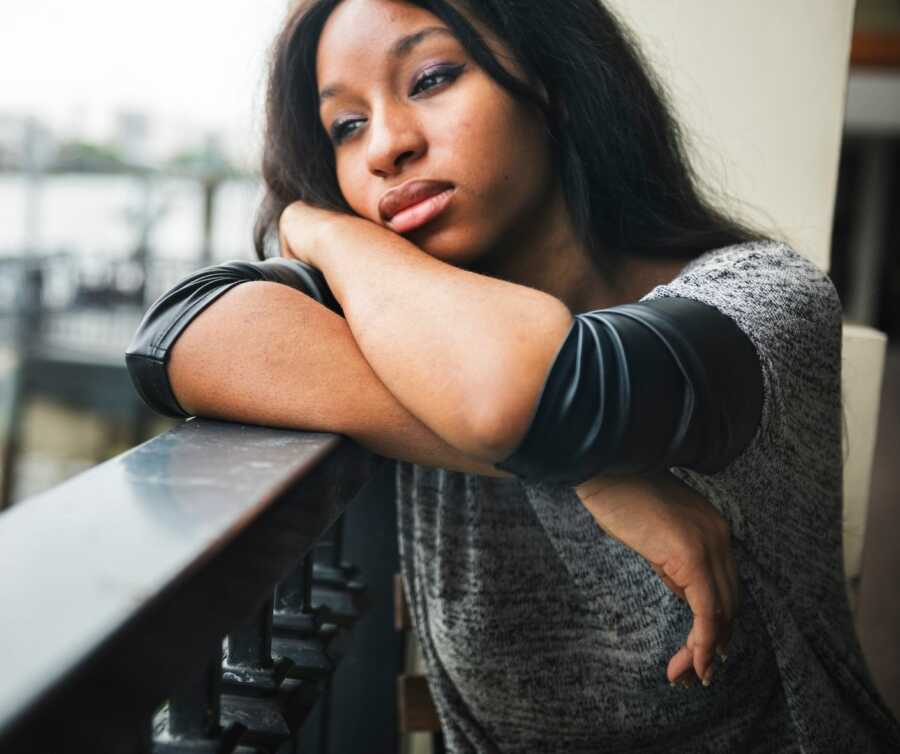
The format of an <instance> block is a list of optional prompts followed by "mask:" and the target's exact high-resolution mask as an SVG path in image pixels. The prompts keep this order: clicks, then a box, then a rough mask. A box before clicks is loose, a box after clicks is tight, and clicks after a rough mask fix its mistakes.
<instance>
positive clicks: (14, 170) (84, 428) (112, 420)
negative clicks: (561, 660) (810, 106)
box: [0, 0, 900, 716]
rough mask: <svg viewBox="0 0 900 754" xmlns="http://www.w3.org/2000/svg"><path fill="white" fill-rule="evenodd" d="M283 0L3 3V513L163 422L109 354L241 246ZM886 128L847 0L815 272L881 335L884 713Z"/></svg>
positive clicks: (894, 609) (897, 332) (861, 612)
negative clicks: (824, 241)
mask: <svg viewBox="0 0 900 754" xmlns="http://www.w3.org/2000/svg"><path fill="white" fill-rule="evenodd" d="M288 5H289V3H288V1H287V0H228V2H226V3H223V2H217V3H212V2H208V1H206V0H204V1H202V2H201V1H196V0H195V1H194V2H177V3H176V2H175V0H157V1H156V2H154V3H114V2H111V1H110V0H78V2H71V1H68V0H67V1H63V0H29V1H28V2H24V1H21V2H6V3H4V7H3V11H2V24H0V450H2V464H0V480H2V481H0V511H2V510H3V509H4V508H6V507H9V506H11V505H13V504H16V503H17V502H19V501H23V500H25V499H26V498H27V497H29V496H30V495H33V494H35V493H38V492H40V491H42V490H44V489H47V488H49V487H52V486H54V485H56V484H58V483H59V482H61V481H63V480H64V479H66V478H68V477H70V476H73V475H74V474H76V473H78V472H79V471H81V470H83V469H85V468H88V467H90V466H93V465H96V464H98V463H100V462H102V461H104V460H105V459H108V458H110V457H112V456H114V455H117V454H119V453H121V452H123V451H125V450H127V449H128V448H130V447H132V446H133V445H135V444H137V443H139V442H142V441H143V440H145V439H147V438H149V437H152V436H153V435H155V434H158V433H159V432H161V431H163V430H165V429H167V428H168V427H171V426H174V424H175V423H176V422H174V421H169V420H167V419H164V418H162V417H159V416H156V415H153V414H152V413H150V412H149V411H148V410H147V409H145V407H144V406H143V404H142V403H141V402H140V400H139V399H138V398H137V396H136V394H135V393H134V392H133V390H132V388H131V383H130V380H129V378H128V375H127V373H126V371H125V366H124V358H123V353H124V350H125V347H126V345H127V343H128V341H129V340H130V337H131V335H132V334H133V333H134V331H135V329H136V327H137V324H138V322H139V320H140V317H141V315H142V314H143V312H144V311H146V309H147V307H148V306H149V305H150V303H152V302H153V301H154V300H155V298H156V297H157V296H159V295H160V294H161V293H162V292H163V291H165V290H166V289H167V288H169V287H171V286H172V285H173V284H174V283H175V282H176V281H177V280H178V279H179V278H180V277H182V276H184V275H185V274H187V273H188V272H190V271H192V270H194V269H197V268H199V267H202V266H205V265H208V264H212V263H214V262H217V261H221V260H225V259H234V258H253V256H254V255H253V250H252V242H251V229H252V223H253V215H254V211H255V208H256V204H257V202H258V200H259V198H260V179H259V176H258V172H257V164H258V161H259V150H260V133H261V129H262V125H263V124H262V113H263V99H264V83H265V64H266V53H267V49H268V46H269V44H270V43H271V41H272V39H273V37H274V35H275V33H276V31H277V30H278V28H279V25H280V23H281V22H282V20H283V18H284V14H285V13H286V11H287V8H288ZM898 134H900V0H858V3H857V11H856V20H855V33H854V40H853V49H852V55H851V70H850V81H849V85H848V92H847V117H846V121H845V126H844V134H843V145H842V153H841V160H840V171H839V177H838V191H837V201H836V208H835V214H834V228H833V240H832V254H831V270H830V273H831V276H832V279H833V280H834V282H835V284H836V286H837V288H838V290H839V292H840V294H841V298H842V301H843V302H844V307H845V315H846V320H847V321H848V322H855V323H860V324H868V325H871V326H873V327H876V328H877V329H879V330H881V331H883V332H885V333H886V334H887V335H888V338H889V346H888V355H887V361H886V368H885V373H884V379H883V385H882V402H881V410H880V411H881V413H880V418H879V426H878V439H877V445H876V456H875V463H874V472H873V479H872V488H871V489H872V497H871V502H870V507H869V513H868V525H867V527H866V539H865V548H864V556H863V575H862V581H861V584H860V591H859V605H858V611H857V622H858V623H857V626H858V631H859V635H860V639H861V641H862V643H863V648H864V651H865V652H866V656H867V659H868V660H869V664H870V667H871V669H872V671H873V674H874V675H875V677H876V681H877V683H878V685H879V687H880V688H881V690H882V692H883V693H884V695H885V698H886V700H887V701H888V703H889V704H890V705H891V706H892V707H893V709H894V711H895V713H896V714H897V715H898V716H900V642H898V637H900V599H898V589H897V587H896V575H897V573H898V572H900V548H897V547H896V541H897V536H898V533H900V464H898V463H897V450H896V449H897V448H898V447H900V254H898V253H897V248H898V244H900V223H898V217H900V213H895V211H896V209H897V208H898V190H900V185H898V176H900V170H898V167H900V165H898V162H900V155H898V150H897V148H896V145H897V137H898ZM26 504H27V503H26ZM867 564H869V565H868V567H867ZM876 564H877V567H876Z"/></svg>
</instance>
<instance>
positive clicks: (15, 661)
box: [0, 419, 381, 753]
mask: <svg viewBox="0 0 900 754" xmlns="http://www.w3.org/2000/svg"><path fill="white" fill-rule="evenodd" d="M380 462H381V459H379V458H378V457H376V456H372V455H371V454H369V453H368V452H367V451H365V450H364V449H363V448H361V447H360V446H359V445H357V444H356V443H354V442H352V441H351V440H349V439H347V438H344V437H342V436H340V435H333V434H325V433H303V432H291V431H287V430H279V429H271V428H265V427H258V426H250V425H242V424H236V423H229V422H217V421H212V420H206V419H191V420H188V421H186V422H184V423H182V424H180V425H178V426H177V427H175V428H174V429H172V430H170V431H169V432H166V433H164V434H162V435H159V436H158V437H155V438H153V439H152V440H149V441H148V442H146V443H144V444H142V445H140V446H138V447H136V448H133V449H132V450H130V451H128V452H126V453H123V454H121V455H120V456H117V457H115V458H113V459H111V460H109V461H107V462H105V463H103V464H100V465H99V466H96V467H94V468H92V469H89V470H87V471H85V472H84V473H82V474H80V475H78V476H76V477H74V478H72V479H70V480H69V481H67V482H65V483H63V484H61V485H59V486H57V487H55V488H53V489H51V490H49V491H47V492H45V493H43V494H41V495H37V496H35V497H32V498H28V499H26V500H23V501H21V502H20V503H18V504H17V505H15V506H14V507H13V508H11V509H10V510H8V511H7V512H5V513H4V514H2V515H0V572H2V574H3V578H2V579H0V604H2V606H3V615H4V619H3V620H2V621H0V647H2V652H3V657H4V661H3V673H2V674H0V750H2V751H3V752H5V753H13V752H19V751H21V752H26V751H27V752H34V751H73V752H75V751H92V752H104V751H128V750H134V751H138V750H140V749H141V747H144V746H146V745H147V739H148V738H149V736H150V725H151V721H152V716H153V713H154V710H156V709H157V708H158V707H159V706H160V705H161V704H162V703H163V702H164V701H165V700H166V699H167V698H168V695H169V694H170V692H171V691H172V690H173V686H174V685H175V684H177V683H180V682H183V681H184V679H185V678H188V677H189V676H190V675H191V674H192V673H196V672H198V671H200V670H201V669H202V667H203V663H204V662H205V661H206V660H208V658H209V656H210V655H209V652H210V648H211V647H215V646H217V645H218V646H221V644H222V639H223V637H224V636H225V635H226V634H229V632H232V631H234V630H235V629H236V628H237V627H239V626H241V625H243V624H245V623H246V622H247V621H248V619H250V618H251V617H252V616H254V615H256V614H257V612H258V611H259V609H260V607H261V606H262V605H264V604H265V601H266V600H271V598H272V595H273V591H274V590H275V586H276V584H278V583H279V582H281V581H282V580H283V579H285V577H286V576H288V575H289V574H291V573H293V572H295V571H296V569H297V565H298V563H300V562H301V561H303V557H304V555H305V554H306V553H309V552H310V551H311V549H312V547H313V545H314V543H315V542H316V540H317V539H318V538H320V537H321V535H322V534H323V533H324V532H325V531H327V530H328V529H329V527H331V526H332V524H334V523H335V521H336V520H337V519H338V517H339V516H340V515H341V513H342V512H343V511H344V509H345V508H346V506H347V505H348V503H349V502H350V501H351V500H352V499H353V498H354V496H355V495H356V494H357V492H358V491H359V489H360V488H361V487H362V486H363V485H364V483H365V482H366V481H367V480H368V479H369V478H370V477H371V476H372V475H373V473H374V472H375V471H376V470H377V468H378V466H379V464H380ZM307 580H308V579H307ZM269 615H270V619H269V623H270V625H271V611H270V612H269ZM332 628H336V626H333V627H332ZM251 633H252V629H251ZM295 683H296V682H295Z"/></svg>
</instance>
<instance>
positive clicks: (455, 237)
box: [403, 225, 483, 267]
mask: <svg viewBox="0 0 900 754" xmlns="http://www.w3.org/2000/svg"><path fill="white" fill-rule="evenodd" d="M403 236H404V238H406V239H407V240H408V241H411V242H412V243H414V244H415V245H416V246H418V247H419V248H420V249H421V250H422V251H424V252H425V253H426V254H429V255H430V256H433V257H435V258H436V259H440V260H441V261H442V262H446V263H447V264H452V265H456V266H457V267H468V266H470V265H472V264H474V263H475V262H476V261H477V260H478V259H479V257H481V256H482V254H483V251H482V250H481V245H480V244H478V243H477V242H476V241H475V240H474V239H472V237H471V235H470V234H464V233H462V232H461V231H460V229H459V228H458V227H452V226H447V227H443V228H429V227H428V226H427V225H426V226H423V227H422V228H417V229H416V230H413V231H410V232H409V233H404V234H403Z"/></svg>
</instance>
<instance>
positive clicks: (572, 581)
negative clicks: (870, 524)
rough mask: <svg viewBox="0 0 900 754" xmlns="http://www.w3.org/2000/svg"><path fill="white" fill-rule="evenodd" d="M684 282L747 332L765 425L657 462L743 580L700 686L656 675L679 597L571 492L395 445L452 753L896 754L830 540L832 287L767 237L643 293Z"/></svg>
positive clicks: (837, 542)
mask: <svg viewBox="0 0 900 754" xmlns="http://www.w3.org/2000/svg"><path fill="white" fill-rule="evenodd" d="M664 296H678V297H686V298H692V299H696V300H698V301H702V302H704V303H707V304H711V305H713V306H715V307H717V308H718V309H719V310H720V311H721V312H722V313H724V314H726V315H728V316H729V317H731V318H732V319H733V320H734V321H735V322H736V323H737V325H738V326H739V327H740V328H741V330H742V331H743V332H745V333H746V334H747V336H748V337H749V338H750V340H751V341H752V342H753V344H754V346H755V347H756V349H757V352H758V354H759V356H760V361H761V364H762V367H763V372H764V374H763V377H764V388H765V396H764V405H763V416H762V420H761V423H760V427H759V429H758V431H757V433H756V435H755V437H754V439H753V440H752V442H751V444H750V445H749V446H748V447H747V448H746V450H745V451H744V452H743V453H742V454H741V455H740V456H739V457H738V458H737V459H735V460H734V461H733V462H732V463H731V464H729V465H728V466H727V467H726V468H725V469H724V470H722V471H720V472H717V473H714V474H709V475H704V474H700V473H697V472H693V471H689V470H686V469H682V468H673V469H672V472H673V473H675V474H676V475H677V476H678V477H679V478H681V479H682V480H684V481H685V482H686V483H687V484H689V485H690V486H691V487H693V488H694V489H695V490H697V491H698V492H700V493H701V494H702V495H703V496H704V497H705V498H706V499H707V500H709V501H710V502H711V503H712V504H713V505H715V506H716V508H717V509H718V510H719V511H720V512H721V513H722V515H723V516H724V517H725V518H726V519H727V520H728V522H729V523H730V525H731V531H732V535H733V540H734V545H735V547H734V554H735V558H736V560H737V567H738V572H739V575H740V578H741V581H742V587H743V603H742V606H741V609H740V612H739V614H738V616H737V619H736V621H735V630H734V635H733V638H732V640H731V644H730V646H729V655H728V660H727V662H725V663H724V664H721V665H720V666H719V667H718V668H717V670H716V677H715V680H714V681H713V683H712V685H711V686H710V687H708V688H704V687H703V686H700V685H695V686H693V687H692V688H690V689H684V688H682V687H680V686H678V687H676V688H672V687H671V686H670V685H669V683H668V680H667V679H666V675H665V672H666V666H667V663H668V661H669V659H670V658H671V656H672V655H673V654H674V653H675V651H676V650H677V649H678V648H679V646H680V645H681V644H682V643H683V642H684V641H685V639H686V637H687V634H688V631H689V630H690V626H691V620H692V619H691V613H690V610H689V608H688V607H687V606H686V605H685V604H684V603H683V602H682V601H681V600H680V599H678V598H677V597H676V596H675V595H674V594H672V593H671V592H670V591H669V590H668V589H667V588H666V587H665V586H664V585H663V583H662V582H661V581H660V580H659V578H658V577H657V576H656V574H655V573H654V572H653V571H652V569H651V568H650V566H649V564H648V563H647V562H646V561H645V560H644V559H643V558H642V557H641V556H639V555H637V554H636V553H635V552H633V551H632V550H630V549H628V548H627V547H625V546H624V545H622V544H620V543H619V542H617V541H616V540H614V539H612V538H610V537H608V536H606V535H605V533H604V532H603V531H602V530H601V529H600V528H599V527H598V526H597V525H596V523H595V522H594V520H593V518H592V517H591V515H590V514H589V513H588V512H587V510H586V509H585V508H584V507H583V506H582V504H581V502H580V501H579V499H578V497H577V496H576V494H575V492H574V490H573V489H572V488H569V487H563V486H555V485H549V484H544V483H536V484H532V483H526V482H523V481H522V480H520V479H518V478H508V479H502V478H495V477H485V476H480V475H476V474H464V473H460V472H454V471H447V470H445V469H436V468H430V467H425V466H421V465H417V464H409V463H405V462H398V463H397V468H396V485H397V506H398V522H399V536H400V557H401V564H402V571H403V578H404V583H405V587H406V591H407V595H408V596H409V601H410V612H411V614H412V618H413V625H414V628H415V632H416V635H417V637H418V639H419V641H420V643H421V646H422V650H423V653H424V656H425V659H426V665H427V677H428V682H429V686H430V689H431V692H432V695H433V696H434V700H435V704H436V706H437V709H438V713H439V715H440V719H441V723H442V727H443V731H444V735H445V738H446V742H447V746H448V750H449V751H451V752H492V751H503V752H570V753H572V754H574V753H575V752H651V751H652V752H656V751H659V752H695V751H716V752H718V751H721V752H801V751H802V752H868V751H900V726H898V724H897V722H896V721H895V720H894V718H893V717H892V716H891V713H890V712H889V711H888V710H887V708H886V707H885V705H884V703H883V702H882V700H881V699H880V697H879V695H878V693H877V691H876V690H875V687H874V684H873V682H872V680H871V677H870V676H869V674H868V671H867V669H866V667H865V663H864V660H863V656H862V652H861V649H860V646H859V644H858V642H857V639H856V636H855V634H854V629H853V623H852V619H851V614H850V610H849V606H848V602H847V597H846V593H845V586H844V573H843V555H842V545H841V503H842V495H841V493H842V459H841V432H842V423H841V392H840V389H841V382H840V376H841V375H840V364H841V305H840V301H839V300H838V297H837V294H836V292H835V289H834V287H833V285H832V283H831V281H830V280H829V279H828V277H827V276H826V275H825V274H824V273H822V272H821V271H820V270H819V269H818V268H817V267H816V266H815V265H813V264H812V263H811V262H809V261H808V260H806V259H805V258H803V257H801V256H800V255H798V254H797V253H796V252H795V251H793V250H792V249H790V248H789V247H787V246H785V245H783V244H778V243H752V244H742V245H738V246H732V247H728V248H724V249H717V250H714V251H710V252H707V253H706V254H704V255H702V256H700V257H698V258H697V259H695V260H693V261H692V262H691V263H690V264H688V266H687V267H685V268H684V269H683V270H682V272H681V273H680V274H679V275H678V277H677V278H675V279H674V280H673V281H672V282H671V283H669V284H668V285H663V286H658V287H657V288H655V289H653V290H652V291H651V292H650V293H648V294H647V295H646V296H645V297H644V299H643V300H648V299H653V298H659V297H664Z"/></svg>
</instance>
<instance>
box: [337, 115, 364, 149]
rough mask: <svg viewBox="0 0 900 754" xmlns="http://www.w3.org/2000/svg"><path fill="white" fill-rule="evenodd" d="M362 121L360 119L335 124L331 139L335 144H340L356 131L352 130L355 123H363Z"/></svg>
mask: <svg viewBox="0 0 900 754" xmlns="http://www.w3.org/2000/svg"><path fill="white" fill-rule="evenodd" d="M361 122H362V121H361V120H359V119H356V120H344V121H340V122H339V123H335V124H334V125H333V126H332V127H331V139H332V141H334V143H335V144H340V143H341V142H342V141H343V140H344V139H346V138H347V137H348V136H349V135H350V134H352V133H353V132H354V131H355V130H356V129H355V128H350V126H352V125H353V124H354V123H361Z"/></svg>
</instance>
